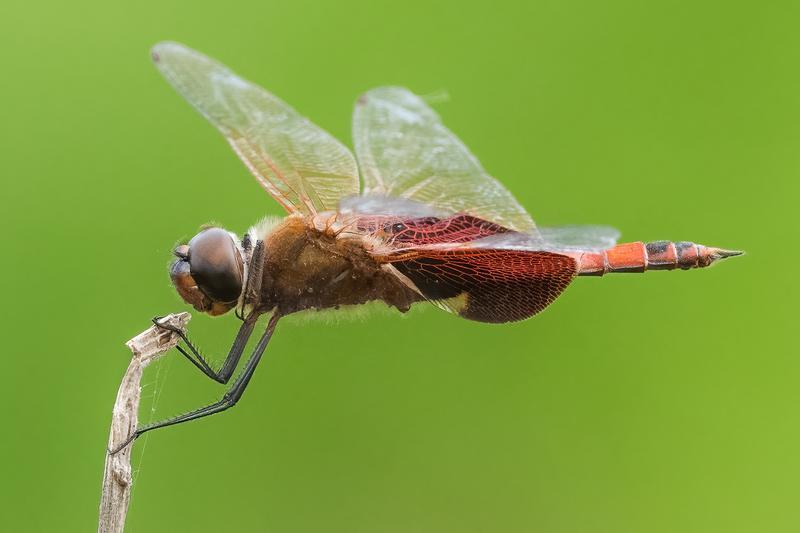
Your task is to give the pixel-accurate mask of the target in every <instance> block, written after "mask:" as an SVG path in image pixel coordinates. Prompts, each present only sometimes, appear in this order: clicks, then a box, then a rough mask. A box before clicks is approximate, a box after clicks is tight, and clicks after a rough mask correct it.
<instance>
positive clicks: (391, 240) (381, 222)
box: [358, 214, 510, 248]
mask: <svg viewBox="0 0 800 533" xmlns="http://www.w3.org/2000/svg"><path fill="white" fill-rule="evenodd" d="M358 228H359V229H360V230H361V231H364V232H366V233H372V234H380V236H381V237H382V238H383V239H384V240H385V241H386V242H387V244H389V245H393V246H395V247H397V248H401V247H407V246H409V245H419V246H421V245H425V244H443V243H464V242H471V241H475V240H478V239H482V238H484V237H490V236H492V235H497V234H498V233H507V232H509V231H510V230H509V229H507V228H504V227H503V226H500V225H499V224H495V223H494V222H489V221H488V220H483V219H482V218H478V217H473V216H471V215H463V214H461V215H453V216H451V217H447V218H436V217H423V218H411V219H409V218H399V217H390V216H374V217H363V218H361V219H360V220H359V222H358Z"/></svg>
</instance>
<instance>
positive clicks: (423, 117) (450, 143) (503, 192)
mask: <svg viewBox="0 0 800 533" xmlns="http://www.w3.org/2000/svg"><path fill="white" fill-rule="evenodd" d="M353 142H354V145H355V150H356V156H357V158H358V163H359V167H360V169H361V174H362V176H363V179H364V191H363V194H365V195H378V196H387V197H392V196H396V197H400V198H405V199H410V200H414V201H417V202H422V203H424V204H427V205H430V206H433V207H435V208H438V209H442V210H444V211H446V212H447V213H449V214H454V213H468V214H470V215H474V216H477V217H480V218H483V219H486V220H490V221H492V222H495V223H497V224H499V225H501V226H504V227H506V228H510V229H513V230H517V231H522V232H526V233H531V234H536V225H535V224H534V222H533V220H532V219H531V217H530V215H529V214H528V213H527V212H526V211H525V210H524V209H523V208H522V206H520V205H519V203H517V201H516V200H515V199H514V197H513V196H512V195H511V193H510V192H509V191H508V190H507V189H506V188H505V187H503V186H502V185H501V184H500V183H499V182H498V181H497V180H495V179H494V178H492V177H491V176H489V175H488V174H487V173H486V171H485V170H484V169H483V167H482V166H481V164H480V163H479V162H478V160H477V159H476V158H475V156H474V155H472V154H471V153H470V151H469V150H468V149H467V147H466V146H464V144H463V143H462V142H461V141H460V140H459V139H458V137H456V136H455V135H453V133H452V132H451V131H450V130H448V129H447V128H446V127H445V126H444V125H443V124H442V122H441V120H440V119H439V116H438V115H437V114H436V113H435V112H434V111H433V110H432V109H431V108H430V107H428V106H427V105H426V104H425V102H424V101H423V100H422V99H421V98H420V97H419V96H417V95H415V94H413V93H411V92H410V91H408V90H407V89H403V88H400V87H381V88H377V89H373V90H371V91H369V92H367V93H366V94H364V95H363V96H361V98H359V99H358V101H357V102H356V107H355V112H354V115H353Z"/></svg>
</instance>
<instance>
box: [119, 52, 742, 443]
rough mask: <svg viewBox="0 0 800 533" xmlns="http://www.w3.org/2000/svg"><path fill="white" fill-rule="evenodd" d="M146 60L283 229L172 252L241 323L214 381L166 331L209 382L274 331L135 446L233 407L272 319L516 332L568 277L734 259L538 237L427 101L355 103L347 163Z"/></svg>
mask: <svg viewBox="0 0 800 533" xmlns="http://www.w3.org/2000/svg"><path fill="white" fill-rule="evenodd" d="M152 57H153V60H154V62H155V65H156V66H157V68H158V70H159V71H160V72H161V73H162V74H163V75H164V77H165V78H166V79H167V81H168V82H169V83H170V84H172V86H173V87H174V88H175V89H177V91H178V92H179V93H180V94H181V95H182V96H183V97H184V98H186V100H188V101H189V103H190V104H191V105H192V106H194V108H195V109H196V110H197V111H199V112H200V113H201V114H202V115H203V116H204V117H205V118H206V119H208V121H210V122H211V123H212V124H213V125H214V126H216V128H217V129H218V130H219V131H220V132H221V133H222V135H223V136H224V137H225V139H226V140H227V141H228V143H229V144H230V146H231V148H233V151H234V152H235V153H236V154H237V155H238V156H239V158H240V159H241V160H242V162H243V163H244V164H245V166H246V167H247V168H248V170H249V171H250V172H251V173H252V174H253V176H255V178H256V180H257V181H258V183H259V184H260V185H261V187H263V188H264V189H265V190H266V191H267V192H268V193H269V194H270V195H271V196H272V198H274V199H275V200H276V201H277V202H278V204H280V205H281V207H283V209H285V211H286V216H285V218H283V219H280V220H274V219H265V220H264V221H262V222H260V223H258V224H256V225H254V226H253V227H251V228H249V229H248V230H247V231H246V232H245V233H244V234H243V235H242V236H241V237H239V236H238V235H236V234H235V233H233V232H230V231H227V230H225V229H223V228H220V227H216V226H206V227H202V228H201V230H200V232H199V233H198V234H197V235H195V236H194V237H193V238H192V239H191V240H189V241H188V243H186V244H181V245H179V246H177V248H176V249H175V250H174V255H175V261H174V263H172V265H171V267H170V277H171V279H172V282H173V284H174V286H175V288H176V290H177V292H178V294H179V295H180V296H181V297H182V299H183V300H184V301H185V302H186V303H188V304H190V305H192V306H193V307H194V308H195V309H196V310H197V311H200V312H204V313H207V314H209V315H212V316H218V315H223V314H225V313H228V312H230V311H232V310H233V311H234V313H235V314H236V316H237V317H238V318H239V319H240V320H241V321H242V324H241V327H240V329H239V332H238V334H237V335H236V338H235V339H234V341H233V344H232V346H231V349H230V351H229V353H228V355H227V357H225V359H224V361H223V363H222V364H221V366H220V367H219V368H214V366H212V364H211V363H210V362H209V359H208V358H206V357H204V356H203V355H202V354H200V352H199V350H197V348H196V347H195V346H194V345H193V344H192V343H191V342H190V341H189V339H188V337H187V336H186V334H185V333H184V332H183V331H181V330H176V331H175V332H176V333H177V334H178V335H180V336H181V339H182V340H183V344H185V348H184V347H182V346H180V345H179V346H178V349H179V350H180V352H181V353H182V354H183V355H184V356H185V357H186V358H187V359H189V361H191V362H192V363H193V364H194V366H196V367H197V368H198V369H199V370H200V371H201V372H202V373H203V374H205V375H206V376H208V377H209V378H211V379H213V380H214V381H217V382H219V383H222V384H227V383H229V382H230V380H231V379H232V377H233V375H234V372H235V370H236V368H237V366H238V364H239V361H240V359H241V357H242V355H243V353H244V351H245V346H246V344H247V342H248V340H249V339H250V337H251V336H252V334H253V332H254V330H255V327H256V323H257V321H258V319H259V317H261V316H264V315H268V316H269V320H268V322H267V325H266V327H265V329H264V331H263V332H262V333H261V337H260V339H259V340H258V342H257V343H256V345H255V347H254V348H253V350H252V353H251V354H250V355H249V358H248V359H247V360H246V363H245V364H244V367H243V370H242V371H241V372H240V374H239V375H238V377H236V378H235V379H234V380H233V383H232V385H231V386H230V388H229V389H228V391H227V392H226V393H225V394H224V395H223V397H222V398H221V399H220V400H219V401H217V402H215V403H213V404H211V405H207V406H205V407H202V408H200V409H196V410H193V411H190V412H188V413H185V414H182V415H180V416H177V417H174V418H171V419H168V420H165V421H161V422H158V423H155V424H151V425H147V426H143V427H140V428H138V429H137V430H136V432H135V433H134V435H133V437H132V438H131V441H132V440H133V439H135V438H136V437H138V436H140V435H141V434H143V433H145V432H148V431H151V430H154V429H157V428H161V427H165V426H172V425H175V424H179V423H183V422H187V421H190V420H195V419H198V418H201V417H205V416H209V415H212V414H215V413H219V412H221V411H224V410H226V409H229V408H230V407H232V406H234V405H235V404H236V403H237V402H238V401H239V399H240V398H241V397H242V394H243V393H244V391H245V389H246V387H247V385H248V383H249V382H250V379H251V377H252V376H253V373H254V371H255V369H256V367H257V365H258V363H259V361H260V360H261V357H262V355H263V353H264V351H265V349H266V347H267V344H268V343H269V340H270V339H271V337H272V335H273V333H274V331H275V328H276V325H277V323H278V321H279V319H280V318H282V317H285V316H287V315H290V314H292V313H298V312H301V311H309V310H320V309H331V308H333V309H338V308H340V307H344V306H353V305H360V304H365V303H367V302H371V301H382V302H385V303H386V304H387V305H388V306H390V307H394V308H396V309H398V310H399V311H401V312H406V311H408V310H409V309H410V308H411V306H412V305H414V304H416V303H419V302H431V303H433V304H434V305H436V306H437V307H440V308H442V309H444V310H446V311H449V312H452V313H454V314H456V315H458V316H461V317H463V318H466V319H469V320H475V321H479V322H489V323H507V322H515V321H519V320H524V319H527V318H529V317H532V316H533V315H535V314H537V313H538V312H540V311H542V310H543V309H545V308H546V307H547V306H549V305H550V304H551V303H553V301H554V300H555V299H556V298H557V297H558V296H559V295H560V294H561V293H562V292H563V291H564V289H566V288H567V286H568V285H569V284H570V282H571V281H572V280H573V279H574V278H575V277H577V276H602V275H604V274H609V273H619V272H625V273H630V272H645V271H647V270H673V269H684V270H685V269H692V268H702V267H707V266H709V265H711V264H712V263H714V262H715V261H717V260H719V259H723V258H726V257H731V256H735V255H739V254H740V253H741V252H739V251H731V250H724V249H721V248H714V247H707V246H703V245H700V244H695V243H693V242H672V241H657V242H647V243H644V242H629V243H624V244H616V242H617V238H618V236H619V233H618V231H617V230H615V229H613V228H610V227H607V226H565V227H540V226H537V225H536V224H535V223H534V221H533V219H532V218H531V216H530V215H529V214H528V212H527V211H526V210H525V209H524V208H523V207H522V206H521V205H520V204H519V203H518V202H517V200H516V199H515V198H514V197H513V196H512V194H511V193H510V192H509V191H508V190H507V189H506V188H505V187H503V185H501V184H500V182H499V181H497V180H496V179H494V178H493V177H492V176H490V175H489V174H488V173H487V172H486V171H485V170H484V168H483V167H482V166H481V164H480V162H479V161H478V160H477V159H476V157H475V156H474V155H473V154H472V153H471V152H470V151H469V150H468V149H467V147H466V146H465V145H464V144H463V143H462V142H461V141H460V140H459V139H458V138H457V137H456V136H455V135H454V134H453V133H452V132H451V131H450V130H449V129H447V128H446V127H445V126H444V125H443V124H442V121H441V120H440V118H439V116H438V115H437V114H436V112H434V111H433V110H432V109H431V108H430V107H429V106H428V105H427V104H426V102H425V100H424V99H423V98H421V97H419V96H417V95H415V94H414V93H412V92H411V91H409V90H407V89H404V88H401V87H380V88H376V89H372V90H370V91H368V92H366V93H365V94H363V95H362V96H361V97H359V98H358V99H357V101H356V103H355V110H354V114H353V125H352V131H353V143H354V148H355V156H354V155H353V153H352V152H351V151H350V150H349V149H348V148H347V147H345V145H343V144H342V143H341V142H339V141H338V140H336V139H335V138H334V137H333V136H331V135H330V134H328V133H327V132H325V131H324V130H322V129H321V128H319V127H318V126H316V125H314V124H313V123H311V122H310V121H309V120H307V119H306V118H304V117H303V116H301V115H300V114H298V113H297V112H296V111H295V110H294V109H293V108H291V107H290V106H289V105H287V104H286V103H284V102H283V101H282V100H280V99H279V98H277V97H276V96H274V95H273V94H271V93H269V92H268V91H266V90H265V89H263V88H261V87H260V86H258V85H256V84H254V83H251V82H249V81H247V80H245V79H243V78H241V77H239V76H237V75H236V74H234V73H233V72H232V71H231V70H229V69H228V68H226V67H225V66H223V65H222V64H220V63H218V62H216V61H214V60H212V59H210V58H208V57H206V56H205V55H203V54H201V53H199V52H197V51H195V50H192V49H190V48H188V47H186V46H184V45H182V44H178V43H173V42H164V43H160V44H158V45H156V46H155V47H154V48H153V50H152ZM155 323H156V324H157V325H160V324H159V322H158V321H157V320H156V321H155ZM131 441H129V442H131ZM125 445H127V443H126V444H124V445H123V446H122V447H124V446H125Z"/></svg>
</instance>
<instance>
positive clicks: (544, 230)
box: [472, 226, 619, 252]
mask: <svg viewBox="0 0 800 533" xmlns="http://www.w3.org/2000/svg"><path fill="white" fill-rule="evenodd" d="M618 238H619V231H617V230H616V229H615V228H612V227H609V226H554V227H540V228H539V234H538V235H530V234H525V233H516V232H508V233H499V234H496V235H492V236H490V237H486V238H483V239H480V240H476V241H475V242H473V243H472V245H473V246H474V247H476V248H488V249H502V250H528V251H550V252H602V251H603V250H607V249H609V248H611V247H613V246H614V245H615V244H616V243H617V239H618Z"/></svg>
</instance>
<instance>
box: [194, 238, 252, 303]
mask: <svg viewBox="0 0 800 533" xmlns="http://www.w3.org/2000/svg"><path fill="white" fill-rule="evenodd" d="M188 257H189V265H190V270H191V275H192V278H194V280H195V281H196V282H197V285H198V286H199V287H200V289H201V290H202V291H203V292H204V293H205V294H207V295H208V297H209V298H211V299H212V300H215V301H218V302H234V301H236V300H237V299H238V298H239V295H240V294H241V292H242V277H243V265H242V258H241V256H240V255H239V250H238V249H237V248H236V243H235V242H234V240H233V238H232V237H231V236H230V234H228V232H227V231H225V230H223V229H221V228H208V229H206V230H203V231H201V232H200V233H198V234H197V235H195V237H194V238H193V239H192V240H191V241H189V250H188Z"/></svg>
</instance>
